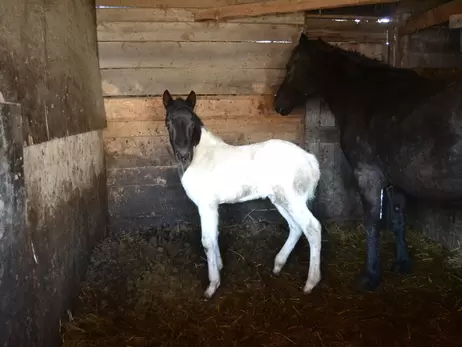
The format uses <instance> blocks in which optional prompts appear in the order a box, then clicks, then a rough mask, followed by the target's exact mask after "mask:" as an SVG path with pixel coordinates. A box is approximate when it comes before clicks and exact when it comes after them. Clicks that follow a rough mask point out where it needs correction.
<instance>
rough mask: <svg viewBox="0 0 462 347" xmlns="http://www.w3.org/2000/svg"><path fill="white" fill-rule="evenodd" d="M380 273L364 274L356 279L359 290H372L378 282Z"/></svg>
mask: <svg viewBox="0 0 462 347" xmlns="http://www.w3.org/2000/svg"><path fill="white" fill-rule="evenodd" d="M380 281H381V279H380V275H378V274H376V275H372V274H364V275H361V277H360V278H359V280H358V283H357V289H358V290H359V291H361V292H372V291H374V290H375V289H376V288H377V287H378V286H379V284H380Z"/></svg>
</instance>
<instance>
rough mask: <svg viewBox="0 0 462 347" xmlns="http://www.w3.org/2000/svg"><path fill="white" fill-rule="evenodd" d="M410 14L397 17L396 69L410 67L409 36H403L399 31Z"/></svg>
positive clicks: (401, 14)
mask: <svg viewBox="0 0 462 347" xmlns="http://www.w3.org/2000/svg"><path fill="white" fill-rule="evenodd" d="M409 16H410V14H409V13H400V14H398V15H397V16H396V17H397V22H396V29H395V59H394V65H395V66H396V67H401V68H405V67H409V54H408V53H409V39H410V37H409V35H403V34H402V32H401V31H400V30H399V28H401V27H402V26H403V25H404V23H406V21H407V19H408V18H409Z"/></svg>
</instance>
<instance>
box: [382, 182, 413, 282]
mask: <svg viewBox="0 0 462 347" xmlns="http://www.w3.org/2000/svg"><path fill="white" fill-rule="evenodd" d="M385 192H386V194H387V200H388V205H389V206H388V207H389V209H390V222H391V230H392V231H393V233H394V234H395V242H396V261H395V264H394V270H395V271H398V272H400V273H409V272H410V270H411V261H410V259H409V253H408V249H407V243H406V238H405V207H406V198H405V196H404V194H403V193H401V192H400V191H399V190H397V189H395V188H393V187H388V188H387V189H386V190H385Z"/></svg>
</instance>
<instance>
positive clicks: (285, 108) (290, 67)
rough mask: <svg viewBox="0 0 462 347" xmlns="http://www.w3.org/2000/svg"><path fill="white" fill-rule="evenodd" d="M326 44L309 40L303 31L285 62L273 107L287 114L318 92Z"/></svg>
mask: <svg viewBox="0 0 462 347" xmlns="http://www.w3.org/2000/svg"><path fill="white" fill-rule="evenodd" d="M328 47H329V46H328V45H327V44H326V43H325V42H324V41H322V40H310V39H309V38H308V37H307V36H306V35H305V34H304V33H302V34H301V36H300V39H299V40H298V45H297V46H296V47H295V48H294V49H293V51H292V55H291V56H290V59H289V61H288V62H287V64H286V76H285V78H284V81H283V82H282V84H281V85H280V86H279V89H278V91H277V93H276V96H275V99H274V109H275V110H276V112H277V113H279V114H281V115H282V116H286V115H288V114H289V113H290V112H292V110H293V109H294V108H295V107H298V106H301V105H303V104H304V102H305V101H306V99H307V98H308V97H309V96H311V95H314V94H316V93H318V92H320V88H321V82H322V78H321V76H322V72H321V71H320V69H321V68H322V65H323V51H324V50H325V49H328Z"/></svg>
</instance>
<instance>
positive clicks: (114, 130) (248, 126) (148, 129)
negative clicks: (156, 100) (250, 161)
mask: <svg viewBox="0 0 462 347" xmlns="http://www.w3.org/2000/svg"><path fill="white" fill-rule="evenodd" d="M204 125H205V126H206V127H207V128H209V129H210V130H211V131H213V132H214V133H216V134H218V135H220V134H225V133H238V132H242V133H244V132H247V133H254V132H256V131H262V132H268V133H269V132H271V133H285V132H291V131H296V130H297V129H299V128H300V129H301V128H302V126H303V122H302V119H301V118H295V117H292V118H282V117H281V116H271V117H242V116H237V117H233V116H222V115H220V116H217V117H210V118H206V119H204ZM104 133H105V136H107V137H134V136H155V135H161V136H167V135H168V132H167V129H166V128H165V122H164V121H128V122H108V125H107V128H106V129H105V130H104Z"/></svg>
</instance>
